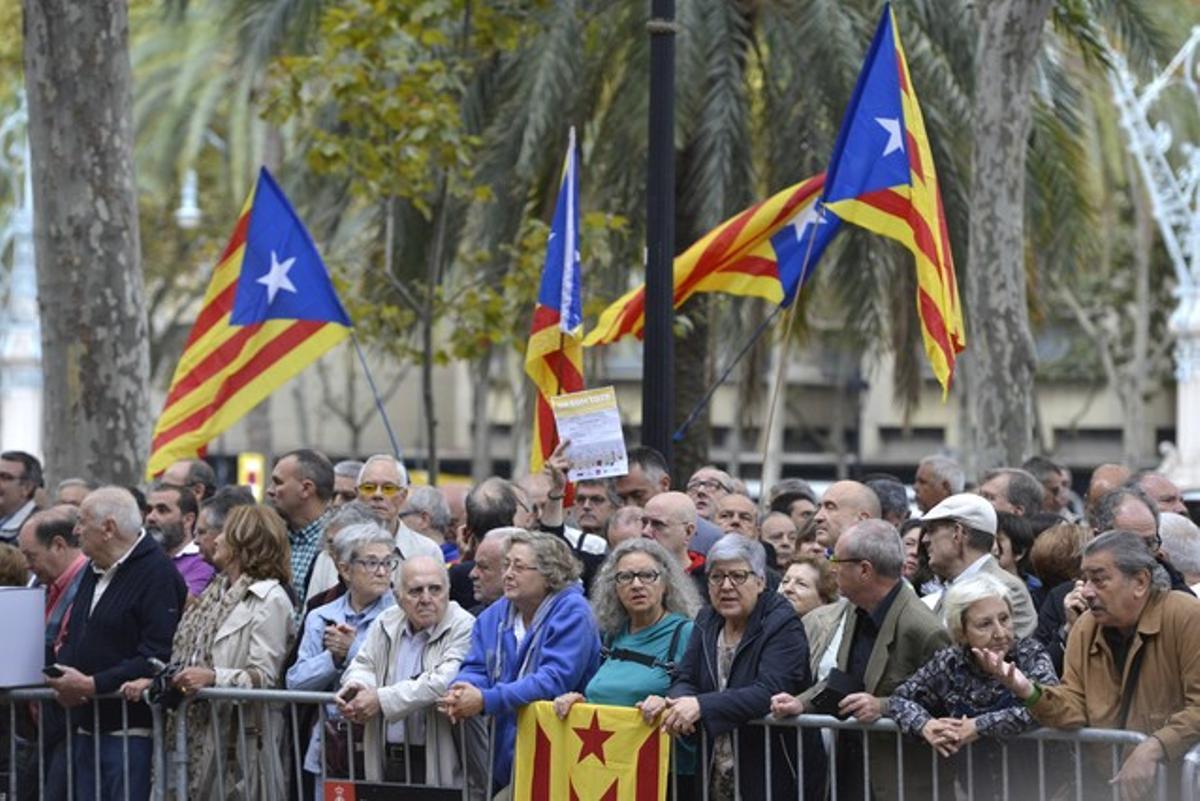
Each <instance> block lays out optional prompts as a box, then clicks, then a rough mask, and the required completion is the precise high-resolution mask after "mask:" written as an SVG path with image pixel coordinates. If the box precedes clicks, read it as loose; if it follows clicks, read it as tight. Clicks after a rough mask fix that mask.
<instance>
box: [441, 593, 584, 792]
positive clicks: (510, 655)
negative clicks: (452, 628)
mask: <svg viewBox="0 0 1200 801" xmlns="http://www.w3.org/2000/svg"><path fill="white" fill-rule="evenodd" d="M516 614H517V612H516V609H515V608H514V607H513V606H512V605H511V604H510V603H509V601H508V599H507V598H501V599H500V600H498V601H496V602H495V603H493V604H492V605H491V606H489V607H488V608H487V609H486V610H485V611H484V612H483V614H482V615H480V617H479V619H478V620H476V621H475V627H474V629H472V631H471V650H470V652H469V653H468V654H467V658H466V660H464V661H463V665H462V670H460V671H459V674H458V676H457V678H455V681H456V682H457V681H462V682H467V683H468V684H472V685H474V686H475V687H478V688H479V689H480V690H481V691H482V693H483V713H484V714H485V715H491V716H492V718H493V720H494V721H495V726H496V740H495V743H496V751H495V756H494V759H493V762H492V765H493V772H494V775H493V780H494V782H495V784H496V785H497V786H499V787H504V786H505V785H507V784H508V783H509V780H510V779H511V774H512V760H513V750H514V749H515V747H516V739H517V717H516V713H517V710H518V709H520V708H521V707H523V706H525V705H526V704H528V703H531V702H533V701H552V700H554V699H555V698H557V697H558V696H559V695H562V694H563V693H568V692H580V693H581V692H583V690H584V687H586V686H587V683H588V681H589V680H591V678H592V674H593V673H595V672H596V669H597V668H598V667H599V666H600V634H599V631H598V629H597V628H596V621H595V619H594V618H593V617H592V608H591V607H590V606H589V605H588V602H587V600H586V599H585V598H584V597H583V591H582V590H581V589H580V588H579V587H578V586H577V585H571V586H569V587H567V588H566V589H563V590H561V591H560V592H559V593H558V594H557V595H555V596H551V597H550V598H549V599H548V600H547V601H546V602H544V603H543V606H542V607H541V608H539V609H538V612H537V614H536V615H535V616H534V619H533V624H532V625H531V626H530V627H529V629H528V630H527V632H526V634H525V639H524V641H523V642H522V643H521V647H520V648H518V647H517V640H516V637H515V636H514V634H513V622H514V620H515V619H516Z"/></svg>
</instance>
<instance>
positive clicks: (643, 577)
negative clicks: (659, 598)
mask: <svg viewBox="0 0 1200 801" xmlns="http://www.w3.org/2000/svg"><path fill="white" fill-rule="evenodd" d="M661 576H662V573H660V572H659V571H657V570H619V571H617V574H616V575H615V576H613V578H614V579H616V581H617V584H620V585H621V586H626V585H629V584H632V583H633V580H634V579H637V580H638V581H640V582H641V583H643V584H653V583H654V582H656V581H658V579H659V578H660V577H661Z"/></svg>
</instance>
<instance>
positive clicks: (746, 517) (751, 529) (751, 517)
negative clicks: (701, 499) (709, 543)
mask: <svg viewBox="0 0 1200 801" xmlns="http://www.w3.org/2000/svg"><path fill="white" fill-rule="evenodd" d="M713 522H715V523H716V524H717V525H718V526H719V527H720V528H721V531H723V532H725V533H726V534H741V535H742V536H743V537H749V538H750V539H752V540H756V539H758V534H759V531H758V504H756V503H755V502H754V501H752V500H751V499H750V498H748V497H746V496H745V495H739V494H736V493H730V494H728V495H726V496H724V497H723V498H721V500H720V501H718V502H717V514H716V516H715V519H714V520H713Z"/></svg>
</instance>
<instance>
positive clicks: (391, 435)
mask: <svg viewBox="0 0 1200 801" xmlns="http://www.w3.org/2000/svg"><path fill="white" fill-rule="evenodd" d="M350 341H351V342H353V343H354V352H355V353H357V354H358V363H359V364H361V365H362V369H363V372H364V373H365V374H366V376H367V384H368V385H369V386H370V387H371V394H372V395H373V396H374V397H375V408H376V409H377V410H378V411H379V416H380V418H382V419H383V427H384V428H385V429H387V435H388V440H389V441H390V442H391V443H392V455H393V456H395V457H396V458H397V459H403V458H404V457H403V454H401V452H400V443H399V442H398V441H397V440H396V432H395V431H393V430H392V422H391V421H390V420H388V416H387V411H386V410H385V409H384V408H383V398H381V397H379V388H378V387H376V386H375V379H374V378H373V377H372V376H371V368H370V367H367V357H366V356H365V355H363V351H362V346H360V345H359V344H358V337H357V336H355V334H354V332H353V331H351V332H350Z"/></svg>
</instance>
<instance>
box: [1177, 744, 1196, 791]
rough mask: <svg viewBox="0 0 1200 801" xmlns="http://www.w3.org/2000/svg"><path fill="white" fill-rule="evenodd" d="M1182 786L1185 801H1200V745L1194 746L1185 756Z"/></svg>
mask: <svg viewBox="0 0 1200 801" xmlns="http://www.w3.org/2000/svg"><path fill="white" fill-rule="evenodd" d="M1180 785H1181V786H1180V791H1181V792H1182V794H1183V801H1200V786H1198V785H1200V745H1194V746H1192V750H1190V751H1188V752H1187V753H1186V754H1185V755H1184V757H1183V776H1182V778H1181V779H1180Z"/></svg>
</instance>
